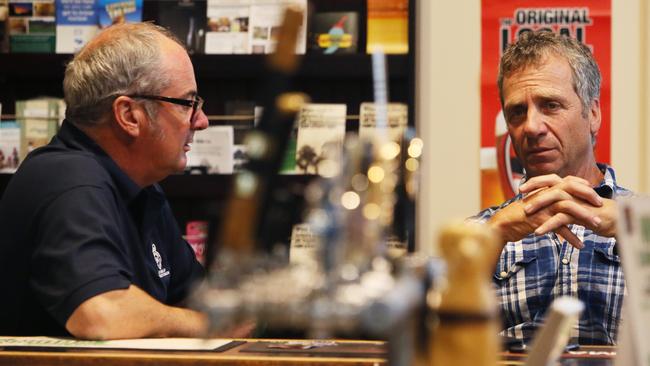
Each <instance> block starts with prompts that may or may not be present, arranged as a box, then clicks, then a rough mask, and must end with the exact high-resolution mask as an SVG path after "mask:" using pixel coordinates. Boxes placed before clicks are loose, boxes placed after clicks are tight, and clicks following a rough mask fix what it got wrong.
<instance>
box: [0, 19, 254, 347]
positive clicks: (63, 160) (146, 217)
mask: <svg viewBox="0 0 650 366" xmlns="http://www.w3.org/2000/svg"><path fill="white" fill-rule="evenodd" d="M63 90H64V97H65V101H66V104H67V111H66V120H65V121H64V122H63V124H62V126H61V129H60V131H59V132H58V134H57V135H56V136H55V137H54V138H53V139H52V141H51V142H50V143H49V144H48V145H47V146H45V147H43V148H40V149H37V150H35V151H34V152H32V153H31V154H30V155H29V156H28V157H27V159H25V161H24V162H23V164H22V166H21V167H20V169H19V170H18V171H17V172H16V174H15V175H14V176H13V178H12V179H11V182H10V184H9V186H8V187H7V189H6V191H5V193H4V196H3V199H2V202H1V203H0V238H2V239H1V242H0V276H1V279H0V293H2V298H3V299H2V301H0V335H58V336H63V335H72V336H75V337H80V338H89V339H112V338H140V337H171V336H176V337H191V336H199V335H202V334H203V333H204V331H205V329H206V318H205V316H204V315H203V314H201V313H198V312H196V311H193V310H190V309H186V308H183V307H181V305H182V304H183V302H184V300H185V298H186V296H187V294H188V291H189V289H190V286H191V285H192V283H193V282H194V281H196V280H199V279H201V278H202V276H203V268H202V267H201V265H200V264H199V263H198V262H197V261H196V259H195V257H194V254H193V252H192V250H191V248H190V246H189V245H188V244H187V243H186V242H185V241H184V240H183V239H182V237H181V233H180V231H179V229H178V225H177V223H176V222H175V219H174V217H173V215H172V212H171V209H170V207H169V204H168V202H167V200H166V199H165V197H164V195H163V193H162V191H161V189H160V187H159V186H158V185H157V184H156V183H157V182H159V181H160V180H162V179H163V178H165V177H167V176H168V175H170V174H172V173H174V172H179V171H182V170H183V169H184V168H185V165H186V162H187V157H186V153H187V152H188V151H189V150H190V143H191V142H192V138H193V135H194V132H195V131H196V130H202V129H205V128H206V127H207V126H208V119H207V117H206V115H205V113H203V111H202V109H201V108H202V105H203V99H201V98H200V97H199V96H198V95H197V85H196V81H195V78H194V70H193V67H192V63H191V61H190V58H189V57H188V54H187V52H186V51H185V49H184V48H183V46H182V45H181V43H179V42H178V41H177V40H176V39H175V38H174V37H173V36H172V35H171V34H170V33H169V32H167V31H166V30H165V29H163V28H160V27H157V26H155V25H152V24H147V23H138V24H120V25H114V26H111V27H109V28H107V29H106V30H104V31H103V32H102V33H100V34H99V35H98V36H97V37H95V38H94V39H93V40H91V41H90V42H89V43H88V44H87V45H86V46H85V47H84V48H83V49H82V50H81V51H80V52H79V53H78V54H77V55H75V57H74V59H73V60H72V61H71V62H70V63H69V64H68V65H67V67H66V71H65V78H64V81H63ZM249 328H250V326H248V327H243V328H240V329H237V331H234V332H233V333H230V334H229V335H231V336H242V335H245V334H247V332H248V331H249Z"/></svg>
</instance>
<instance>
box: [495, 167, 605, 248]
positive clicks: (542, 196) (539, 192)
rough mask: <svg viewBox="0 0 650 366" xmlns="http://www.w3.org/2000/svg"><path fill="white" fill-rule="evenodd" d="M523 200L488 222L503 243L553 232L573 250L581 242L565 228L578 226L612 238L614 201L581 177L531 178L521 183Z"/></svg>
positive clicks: (550, 175)
mask: <svg viewBox="0 0 650 366" xmlns="http://www.w3.org/2000/svg"><path fill="white" fill-rule="evenodd" d="M519 191H520V192H521V193H523V194H524V198H523V199H521V200H518V201H515V202H513V203H511V204H510V205H508V206H507V207H505V208H503V209H502V210H500V211H499V212H497V213H496V214H495V215H494V216H493V217H492V218H491V219H490V220H489V221H488V223H489V225H490V226H492V227H493V228H495V229H496V230H497V231H498V232H499V233H500V234H501V236H502V238H503V239H504V241H506V242H509V241H517V240H520V239H522V238H524V237H526V236H527V235H529V234H531V233H534V234H535V235H544V234H546V233H548V232H551V231H553V232H555V233H556V234H558V235H560V236H561V237H563V238H564V239H566V240H567V241H568V242H569V243H570V244H571V245H573V246H574V247H576V248H577V249H582V248H583V247H584V244H583V243H582V241H581V240H580V239H579V238H578V237H577V236H576V235H575V234H573V233H572V232H571V230H569V228H568V227H567V225H569V224H578V225H582V226H584V227H586V228H589V229H591V230H592V231H594V232H595V233H596V234H598V235H601V236H605V237H613V236H615V235H616V214H617V210H616V202H615V201H614V200H611V199H606V198H601V197H600V196H599V195H598V194H597V193H596V191H595V190H594V189H593V188H592V186H591V184H590V183H589V182H588V181H587V180H585V179H582V178H578V177H574V176H567V177H564V178H560V177H559V176H558V175H556V174H549V175H542V176H538V177H533V178H531V179H530V180H528V181H526V183H524V184H522V185H521V187H520V188H519Z"/></svg>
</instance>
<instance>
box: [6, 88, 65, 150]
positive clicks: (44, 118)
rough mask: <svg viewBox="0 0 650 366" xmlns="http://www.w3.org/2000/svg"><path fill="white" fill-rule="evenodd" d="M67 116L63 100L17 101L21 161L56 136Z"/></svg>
mask: <svg viewBox="0 0 650 366" xmlns="http://www.w3.org/2000/svg"><path fill="white" fill-rule="evenodd" d="M64 116H65V104H64V102H63V99H60V98H52V97H41V98H34V99H28V100H17V101H16V120H17V121H18V124H19V125H20V154H19V159H20V161H22V160H24V159H25V156H27V154H28V153H29V152H31V151H32V150H34V149H36V148H37V147H39V146H43V145H46V144H47V143H49V142H50V140H51V139H52V137H53V136H54V135H55V134H56V131H57V130H58V127H59V124H60V123H61V121H62V120H63V118H64Z"/></svg>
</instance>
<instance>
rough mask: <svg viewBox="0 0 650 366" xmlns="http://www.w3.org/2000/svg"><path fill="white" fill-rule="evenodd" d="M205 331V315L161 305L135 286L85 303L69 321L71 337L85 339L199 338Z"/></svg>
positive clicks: (107, 293) (99, 296) (67, 323)
mask: <svg viewBox="0 0 650 366" xmlns="http://www.w3.org/2000/svg"><path fill="white" fill-rule="evenodd" d="M206 328H207V317H206V316H205V315H204V314H201V313H199V312H196V311H194V310H190V309H184V308H179V307H174V306H168V305H165V304H162V303H160V302H159V301H157V300H156V299H154V298H152V297H151V296H150V295H149V294H147V293H146V292H144V291H142V290H141V289H139V288H138V287H136V286H133V285H131V286H130V287H129V288H128V289H126V290H115V291H109V292H106V293H103V294H100V295H97V296H95V297H92V298H90V299H88V300H86V301H85V302H83V303H82V304H81V305H79V307H78V308H77V309H76V310H75V311H74V312H73V313H72V315H71V316H70V318H68V321H67V322H66V329H68V331H69V332H70V333H71V334H72V335H74V336H75V337H78V338H85V339H118V338H146V337H198V336H202V335H204V334H205V332H206Z"/></svg>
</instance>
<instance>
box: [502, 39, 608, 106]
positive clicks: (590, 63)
mask: <svg viewBox="0 0 650 366" xmlns="http://www.w3.org/2000/svg"><path fill="white" fill-rule="evenodd" d="M549 55H556V56H560V57H563V58H565V59H566V60H567V62H568V63H569V66H570V67H571V74H572V75H573V90H575V92H576V94H577V95H578V98H580V102H581V103H582V114H583V116H584V117H586V116H587V115H588V113H589V110H590V109H591V104H592V103H593V102H594V100H596V99H598V98H599V97H600V81H601V75H600V70H599V69H598V64H596V60H594V57H593V55H592V53H591V51H590V50H589V48H588V47H587V46H585V45H584V44H582V43H580V42H579V41H577V40H576V39H574V38H571V37H568V36H564V35H559V34H556V33H553V32H550V31H547V30H539V31H534V32H533V31H529V32H524V33H523V34H521V35H520V36H519V39H518V40H517V41H516V42H515V43H513V44H511V45H509V46H508V48H506V51H505V52H504V53H503V56H502V57H501V62H500V63H499V76H498V77H497V84H498V86H499V98H501V106H502V107H503V103H504V100H503V80H504V79H505V78H506V77H508V76H510V75H512V74H513V73H515V72H517V71H520V70H523V69H525V68H527V67H529V66H537V65H539V64H540V63H542V62H543V60H544V58H545V56H549Z"/></svg>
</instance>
